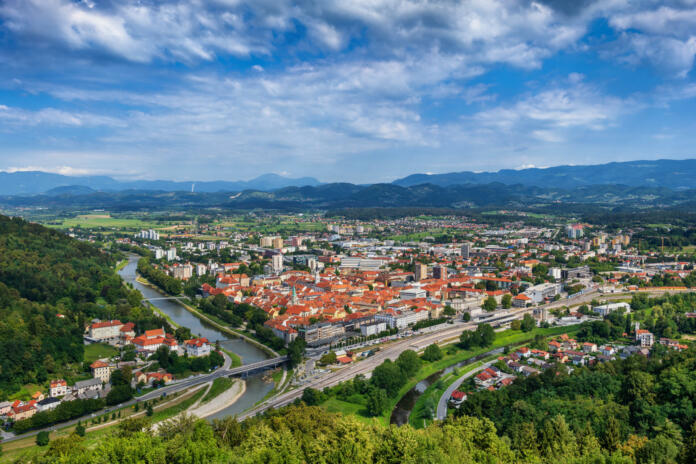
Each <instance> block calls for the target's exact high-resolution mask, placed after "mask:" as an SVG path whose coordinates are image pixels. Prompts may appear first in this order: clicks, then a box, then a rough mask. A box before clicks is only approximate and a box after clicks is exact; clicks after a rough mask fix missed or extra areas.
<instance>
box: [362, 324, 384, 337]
mask: <svg viewBox="0 0 696 464" xmlns="http://www.w3.org/2000/svg"><path fill="white" fill-rule="evenodd" d="M385 330H387V323H386V322H379V323H377V324H370V325H361V326H360V334H361V335H362V336H363V337H369V336H371V335H377V334H379V333H382V332H384V331H385Z"/></svg>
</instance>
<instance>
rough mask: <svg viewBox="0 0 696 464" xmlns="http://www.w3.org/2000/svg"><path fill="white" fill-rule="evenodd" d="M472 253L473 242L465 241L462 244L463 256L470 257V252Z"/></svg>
mask: <svg viewBox="0 0 696 464" xmlns="http://www.w3.org/2000/svg"><path fill="white" fill-rule="evenodd" d="M470 253H471V244H470V243H465V244H463V245H462V258H464V259H469V254H470Z"/></svg>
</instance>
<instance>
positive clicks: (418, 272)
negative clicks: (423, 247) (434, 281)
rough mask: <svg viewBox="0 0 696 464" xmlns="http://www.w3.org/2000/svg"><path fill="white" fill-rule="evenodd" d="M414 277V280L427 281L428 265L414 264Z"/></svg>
mask: <svg viewBox="0 0 696 464" xmlns="http://www.w3.org/2000/svg"><path fill="white" fill-rule="evenodd" d="M415 276H416V280H423V279H427V278H428V265H427V264H423V263H416V266H415Z"/></svg>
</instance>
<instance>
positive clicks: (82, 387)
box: [73, 379, 102, 396]
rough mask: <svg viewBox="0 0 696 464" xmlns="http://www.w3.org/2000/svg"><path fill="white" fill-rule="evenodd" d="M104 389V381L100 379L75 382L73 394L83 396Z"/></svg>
mask: <svg viewBox="0 0 696 464" xmlns="http://www.w3.org/2000/svg"><path fill="white" fill-rule="evenodd" d="M101 389H102V381H101V380H100V379H89V380H80V381H79V382H75V385H74V386H73V392H74V393H76V394H77V395H78V396H83V395H85V394H87V393H89V392H98V391H100V390H101Z"/></svg>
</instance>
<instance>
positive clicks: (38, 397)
mask: <svg viewBox="0 0 696 464" xmlns="http://www.w3.org/2000/svg"><path fill="white" fill-rule="evenodd" d="M44 398H46V395H44V394H43V392H40V391H35V392H34V394H33V395H31V399H32V400H33V401H41V400H43V399H44Z"/></svg>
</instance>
